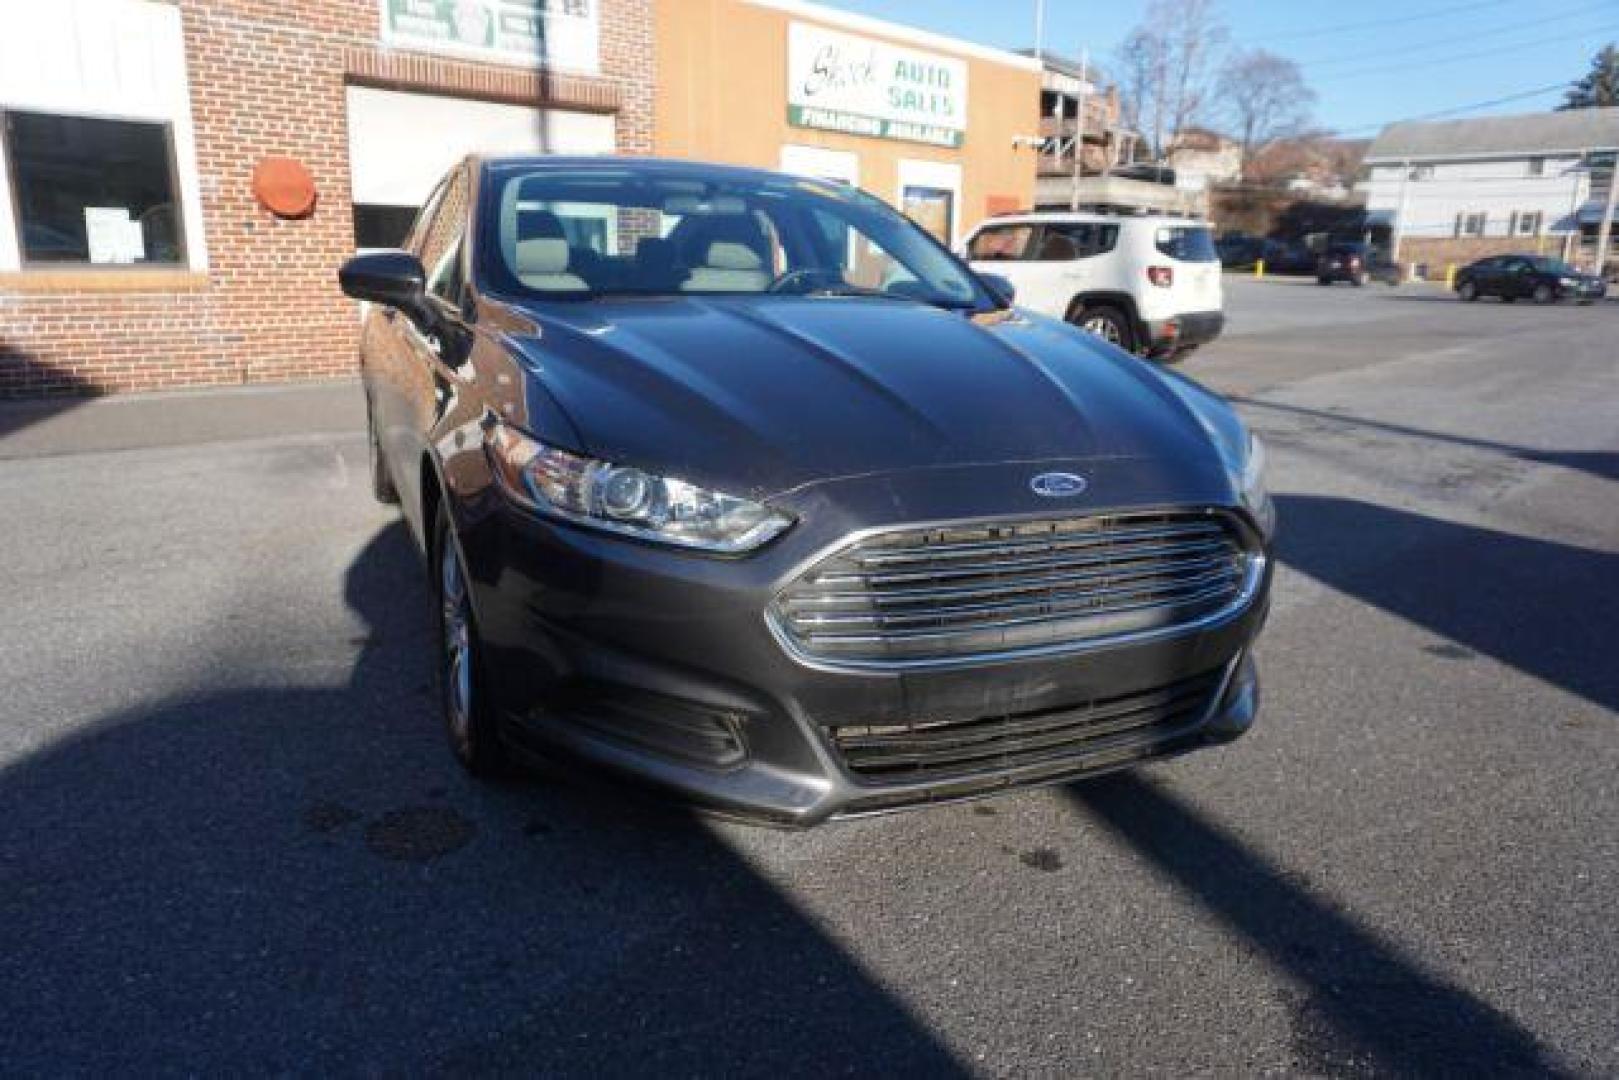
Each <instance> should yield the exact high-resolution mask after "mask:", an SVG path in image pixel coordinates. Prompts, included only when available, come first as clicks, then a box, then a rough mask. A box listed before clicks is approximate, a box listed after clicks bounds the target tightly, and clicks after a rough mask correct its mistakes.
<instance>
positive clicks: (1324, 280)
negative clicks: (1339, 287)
mask: <svg viewBox="0 0 1619 1080" xmlns="http://www.w3.org/2000/svg"><path fill="white" fill-rule="evenodd" d="M1315 283H1316V284H1317V285H1331V284H1332V279H1331V278H1325V277H1318V278H1316V279H1315Z"/></svg>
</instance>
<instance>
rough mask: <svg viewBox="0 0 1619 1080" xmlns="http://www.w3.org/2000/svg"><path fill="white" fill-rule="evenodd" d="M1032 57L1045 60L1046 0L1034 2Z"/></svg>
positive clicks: (1035, 0)
mask: <svg viewBox="0 0 1619 1080" xmlns="http://www.w3.org/2000/svg"><path fill="white" fill-rule="evenodd" d="M1034 55H1035V58H1036V59H1038V60H1044V59H1045V58H1046V0H1034Z"/></svg>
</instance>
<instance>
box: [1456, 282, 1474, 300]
mask: <svg viewBox="0 0 1619 1080" xmlns="http://www.w3.org/2000/svg"><path fill="white" fill-rule="evenodd" d="M1456 295H1457V296H1458V297H1460V298H1461V299H1463V300H1466V301H1467V302H1468V303H1472V302H1473V301H1474V300H1477V299H1478V286H1477V285H1474V284H1473V283H1472V282H1471V281H1464V282H1462V283H1461V284H1460V285H1458V286H1456Z"/></svg>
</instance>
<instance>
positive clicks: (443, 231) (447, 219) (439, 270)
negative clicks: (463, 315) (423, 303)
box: [418, 170, 468, 304]
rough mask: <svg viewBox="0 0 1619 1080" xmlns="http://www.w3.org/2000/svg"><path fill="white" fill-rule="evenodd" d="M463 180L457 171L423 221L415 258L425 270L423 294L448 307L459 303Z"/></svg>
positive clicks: (464, 197)
mask: <svg viewBox="0 0 1619 1080" xmlns="http://www.w3.org/2000/svg"><path fill="white" fill-rule="evenodd" d="M467 188H468V185H467V176H466V173H465V172H464V171H461V170H457V171H456V172H455V173H454V174H453V175H452V176H451V177H450V180H449V181H448V183H446V184H445V185H444V192H443V196H442V197H441V198H440V199H439V200H438V203H437V205H436V206H434V207H433V208H432V212H431V216H430V217H427V218H426V219H425V228H423V230H422V236H421V248H420V250H419V252H418V255H419V256H420V257H421V260H422V266H423V267H424V268H426V270H427V292H428V295H430V296H436V297H438V298H439V299H441V300H444V301H445V302H447V303H449V304H459V303H460V302H461V285H462V275H461V257H460V256H461V237H462V234H463V233H464V232H465V231H466V217H467Z"/></svg>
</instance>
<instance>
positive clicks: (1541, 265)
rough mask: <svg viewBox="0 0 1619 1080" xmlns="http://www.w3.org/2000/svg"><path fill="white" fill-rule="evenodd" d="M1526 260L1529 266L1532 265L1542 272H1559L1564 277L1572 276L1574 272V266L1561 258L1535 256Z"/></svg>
mask: <svg viewBox="0 0 1619 1080" xmlns="http://www.w3.org/2000/svg"><path fill="white" fill-rule="evenodd" d="M1528 262H1529V265H1530V266H1532V267H1534V268H1535V269H1536V270H1539V271H1540V272H1541V273H1542V274H1561V275H1563V276H1565V277H1572V276H1573V275H1574V273H1575V270H1574V268H1573V267H1572V266H1570V265H1569V264H1568V263H1566V262H1563V261H1562V260H1561V259H1546V258H1538V257H1537V258H1532V259H1529V260H1528Z"/></svg>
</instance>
